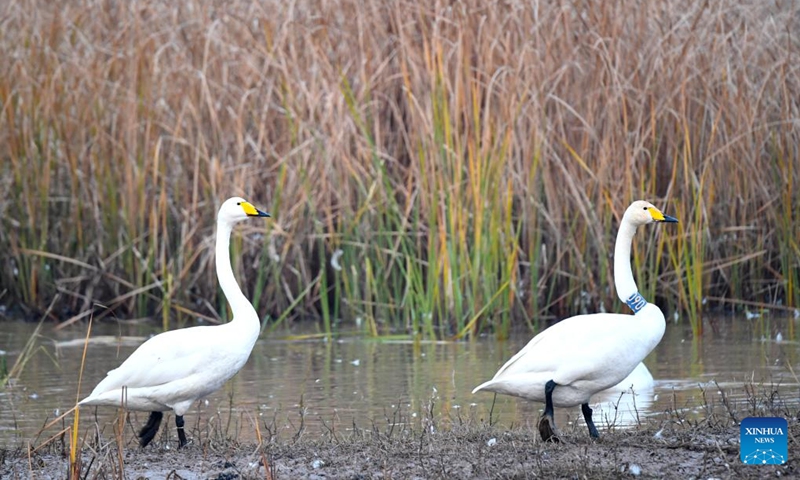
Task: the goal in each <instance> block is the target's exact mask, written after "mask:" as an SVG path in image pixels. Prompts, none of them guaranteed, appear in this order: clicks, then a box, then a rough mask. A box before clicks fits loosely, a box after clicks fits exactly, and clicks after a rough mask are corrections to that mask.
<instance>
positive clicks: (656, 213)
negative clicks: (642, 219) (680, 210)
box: [647, 207, 678, 223]
mask: <svg viewBox="0 0 800 480" xmlns="http://www.w3.org/2000/svg"><path fill="white" fill-rule="evenodd" d="M647 211H648V212H650V216H651V217H653V220H655V221H656V222H664V223H678V219H677V218H675V217H670V216H669V215H664V214H663V213H661V210H659V209H657V208H655V207H650V208H648V209H647Z"/></svg>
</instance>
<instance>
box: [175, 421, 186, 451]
mask: <svg viewBox="0 0 800 480" xmlns="http://www.w3.org/2000/svg"><path fill="white" fill-rule="evenodd" d="M175 426H176V427H178V448H183V447H185V446H186V433H184V431H183V415H175Z"/></svg>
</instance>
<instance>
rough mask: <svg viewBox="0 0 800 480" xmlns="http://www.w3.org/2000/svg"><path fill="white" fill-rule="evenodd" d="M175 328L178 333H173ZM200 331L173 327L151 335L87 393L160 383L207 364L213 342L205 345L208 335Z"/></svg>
mask: <svg viewBox="0 0 800 480" xmlns="http://www.w3.org/2000/svg"><path fill="white" fill-rule="evenodd" d="M195 328H204V327H195ZM178 332H180V333H181V335H176V333H178ZM200 333H201V332H198V331H194V328H192V329H182V330H172V331H169V332H164V333H162V334H160V335H157V336H155V337H153V338H151V339H150V340H148V341H146V342H145V343H143V344H142V345H141V346H140V347H139V348H137V349H136V350H135V351H134V352H133V353H132V354H131V355H130V356H129V357H128V358H127V359H126V360H125V361H124V362H123V363H122V365H120V366H119V367H117V368H115V369H114V370H111V371H109V372H108V374H107V375H106V377H105V378H104V379H103V380H102V381H101V382H100V383H98V384H97V386H96V387H95V388H94V390H93V391H92V394H91V395H90V396H95V395H99V394H101V393H103V392H107V391H110V390H114V389H116V388H121V387H128V388H137V387H153V386H157V385H163V384H165V383H169V382H172V381H175V380H180V379H182V378H186V377H187V376H189V375H192V374H194V373H196V372H197V371H199V370H202V369H204V368H206V367H207V365H208V361H209V353H211V352H213V351H214V350H213V345H204V344H205V343H207V342H208V338H210V337H209V336H208V335H205V336H204V335H202V334H200ZM211 337H212V338H213V336H211Z"/></svg>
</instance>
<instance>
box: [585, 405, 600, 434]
mask: <svg viewBox="0 0 800 480" xmlns="http://www.w3.org/2000/svg"><path fill="white" fill-rule="evenodd" d="M581 412H583V419H584V420H586V426H587V427H589V436H590V437H592V438H600V434H599V433H597V428H596V427H595V426H594V422H593V421H592V409H591V408H589V404H588V403H582V404H581Z"/></svg>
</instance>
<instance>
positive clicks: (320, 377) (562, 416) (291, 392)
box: [0, 316, 800, 446]
mask: <svg viewBox="0 0 800 480" xmlns="http://www.w3.org/2000/svg"><path fill="white" fill-rule="evenodd" d="M713 323H714V324H715V326H716V332H715V331H714V330H715V329H712V328H711V326H710V325H708V324H707V326H706V334H705V335H704V336H703V338H702V339H695V340H693V339H692V334H691V330H690V329H689V328H688V325H687V326H683V325H675V324H670V325H668V326H667V331H666V334H665V335H664V339H663V340H662V341H661V343H660V344H659V346H658V347H657V348H656V350H655V351H654V352H653V353H652V354H651V355H650V356H649V357H648V358H647V359H646V360H645V364H646V365H647V367H648V368H649V369H650V371H651V372H652V375H653V377H654V378H655V386H654V388H653V390H652V391H643V392H637V393H636V396H635V398H634V397H633V396H631V395H630V393H628V394H625V395H622V396H621V395H620V393H612V394H609V395H606V396H604V397H597V398H595V399H593V400H594V405H593V408H595V423H596V424H597V425H598V428H600V430H601V433H602V432H603V431H604V429H605V428H606V427H607V426H608V425H609V424H610V423H613V424H614V425H615V426H617V427H624V426H626V425H631V424H635V423H636V422H637V421H643V420H644V419H645V418H646V417H648V416H649V417H657V416H659V415H663V412H664V411H666V410H668V409H671V408H677V409H684V410H686V411H687V412H688V413H689V414H691V411H692V410H699V409H700V408H701V407H702V405H703V404H704V403H705V402H709V401H710V402H713V403H717V404H718V403H720V400H721V399H720V397H719V392H718V388H717V387H716V386H715V385H714V383H713V382H714V381H716V382H718V383H719V385H720V386H721V387H722V388H723V389H724V390H725V391H726V393H727V395H728V397H729V398H731V399H732V400H736V399H742V398H743V397H744V394H745V392H744V389H743V385H744V384H745V383H746V382H749V381H753V382H755V383H757V384H758V383H765V384H770V383H776V384H778V383H780V384H781V385H782V388H781V391H782V392H790V393H791V394H792V395H793V398H787V399H785V400H788V401H790V402H795V403H796V402H797V400H798V399H797V395H796V392H797V388H796V387H797V385H798V382H797V379H796V377H795V375H794V373H793V372H799V371H800V365H798V363H800V343H798V341H797V339H798V337H800V332H797V328H798V325H797V320H794V319H788V318H776V317H765V318H759V319H747V318H745V317H744V316H735V317H724V318H717V319H715V320H714V322H713ZM0 325H1V327H0V372H1V371H2V365H3V362H5V364H6V365H7V368H9V369H10V368H11V366H12V365H13V364H14V362H15V360H16V358H17V356H18V355H19V352H20V351H21V350H22V349H23V347H24V345H25V343H26V342H27V341H28V339H29V338H30V336H31V334H32V333H33V330H34V329H35V325H33V324H26V323H14V322H6V323H3V324H0ZM84 328H85V327H82V328H75V329H72V330H67V331H63V332H54V331H53V329H52V327H50V326H48V325H45V327H44V328H43V334H42V337H41V338H40V339H38V345H40V346H41V349H40V350H39V351H38V352H37V353H36V354H35V355H34V356H33V357H32V359H31V360H30V361H29V363H28V364H27V365H26V366H25V369H24V371H23V373H22V375H21V376H20V378H18V379H16V380H15V381H13V382H12V383H11V385H10V386H9V387H7V388H6V389H5V390H0V446H17V445H21V444H25V443H26V442H28V441H32V442H33V443H36V442H34V441H33V440H34V438H35V437H36V436H37V435H38V433H39V432H40V430H41V429H42V426H43V425H44V424H45V423H46V422H47V421H48V420H51V419H53V418H54V417H56V416H57V415H58V414H60V413H62V412H64V411H67V410H69V409H70V408H71V407H72V406H73V405H74V403H75V401H76V398H77V396H78V389H77V383H78V372H79V370H80V360H81V355H82V353H83V337H84V335H85V330H84ZM153 333H155V332H154V330H153V329H152V327H151V326H144V325H134V326H130V325H125V326H123V325H116V324H114V325H112V324H106V325H96V326H95V327H94V328H93V332H92V337H93V338H94V339H97V340H98V341H93V342H92V343H91V344H90V346H89V350H88V354H87V365H86V367H85V369H84V374H83V384H82V386H81V388H80V391H81V398H82V397H83V396H85V395H86V394H88V393H89V391H91V389H92V388H93V387H94V385H95V384H96V383H97V382H98V381H99V380H100V379H101V378H102V377H103V376H104V375H105V372H106V371H107V370H109V369H111V368H114V367H116V366H117V365H119V363H121V362H122V360H124V359H125V358H126V357H127V356H128V355H129V354H130V353H131V352H132V351H133V350H134V349H135V348H136V346H137V345H138V344H140V343H141V342H142V341H144V339H145V338H146V336H147V335H151V334H153ZM778 334H780V335H778ZM288 335H289V333H287V332H284V333H274V334H272V335H270V336H269V337H268V338H262V339H261V340H260V341H259V342H258V343H257V344H256V347H255V349H254V351H253V353H252V355H251V357H250V360H249V361H248V362H247V364H246V366H245V367H244V368H243V369H242V371H241V372H240V373H239V374H238V375H237V376H236V377H234V379H233V380H231V381H230V382H228V384H227V385H226V386H225V387H223V389H221V390H220V391H218V392H216V393H215V394H213V395H212V396H210V397H209V398H207V399H205V400H204V401H201V402H198V403H197V405H196V406H195V407H194V408H193V409H192V410H191V411H190V412H189V413H188V414H187V426H194V425H197V423H195V422H197V421H198V418H203V419H209V418H212V419H215V422H216V423H215V424H216V425H218V428H219V429H220V430H222V429H224V430H225V432H224V433H225V434H226V435H228V436H233V437H235V438H238V439H240V440H252V439H253V438H254V436H255V435H256V433H255V432H256V429H255V427H254V426H253V419H254V418H255V417H256V416H258V417H260V420H261V421H260V422H259V423H260V425H261V428H263V427H264V425H265V424H266V425H269V424H271V422H272V420H273V419H274V420H275V427H276V428H277V429H279V430H280V429H283V430H284V431H286V432H289V433H294V432H296V431H297V430H298V429H299V428H300V425H301V424H302V425H303V427H304V428H305V431H306V432H308V433H309V434H314V433H316V434H319V433H325V432H329V429H331V428H333V429H335V430H337V431H347V430H348V429H351V428H352V427H353V425H356V426H357V427H360V428H370V427H371V426H374V425H386V424H387V422H391V421H423V418H424V419H431V418H432V419H434V420H436V423H437V424H442V423H446V422H456V421H459V419H472V420H479V421H480V420H485V421H488V420H489V418H490V411H491V418H492V420H493V421H494V422H496V423H499V424H500V425H512V424H514V425H519V424H526V425H531V426H533V425H535V422H536V420H537V419H538V414H539V412H540V411H541V408H542V405H540V404H534V403H530V402H526V401H524V400H520V399H516V398H512V397H506V396H502V395H498V396H497V398H496V400H495V398H494V397H495V396H494V395H493V394H491V393H485V392H479V393H477V394H475V395H473V394H472V393H471V390H472V388H474V387H475V386H476V385H478V384H479V383H482V382H483V381H485V380H488V379H489V378H491V377H492V375H493V374H494V372H495V371H496V370H497V368H498V367H500V366H501V365H502V364H503V363H504V362H505V361H506V360H507V359H508V358H510V357H511V356H512V355H513V353H514V352H516V351H517V350H518V349H519V348H521V347H522V346H524V345H525V343H526V342H527V341H528V340H529V339H530V335H528V334H520V335H515V336H514V337H512V338H511V339H510V340H508V341H505V342H498V341H495V340H493V339H489V338H486V339H480V340H476V341H464V342H427V343H426V342H422V343H417V344H414V343H413V342H410V341H379V340H370V339H362V338H358V337H354V338H345V339H341V340H333V341H325V340H321V339H313V340H286V339H285V338H287V336H288ZM776 337H779V339H777V340H776ZM281 338H284V339H283V340H282V339H281ZM103 340H105V341H103ZM704 391H705V398H706V400H705V401H704V400H703V395H704ZM620 399H621V401H620ZM614 404H617V405H618V408H614ZM598 409H599V410H598ZM83 411H88V413H87V414H83V413H82V415H81V418H82V419H83V421H82V426H83V428H84V429H87V428H89V427H88V426H87V424H86V423H83V422H85V421H86V420H87V417H89V418H90V419H92V420H94V419H95V418H97V420H98V422H99V423H100V424H101V425H106V426H108V425H110V424H111V422H113V419H114V417H115V415H116V413H117V412H116V410H115V409H113V408H98V409H97V410H96V413H95V409H94V408H90V409H82V412H83ZM217 414H218V416H217V417H215V415H217ZM579 417H580V409H579V408H573V409H557V411H556V422H557V424H558V425H559V426H564V425H565V424H570V423H571V422H572V421H574V420H576V419H578V418H579ZM228 418H231V420H232V421H231V422H230V424H229V423H228ZM137 419H138V422H140V423H141V422H143V421H144V420H145V419H146V414H139V415H138V416H137ZM579 421H580V420H579ZM70 422H71V419H67V420H66V423H67V424H69V423H70ZM212 423H214V422H212ZM60 428H62V426H61V423H60V422H59V423H58V424H57V425H56V426H53V427H50V428H48V429H47V431H46V432H43V433H42V434H41V437H40V438H39V440H38V441H39V442H41V441H42V440H43V439H45V438H47V437H49V436H51V435H53V434H55V433H57V432H58V431H59V430H60ZM581 428H583V427H581ZM106 431H107V432H109V434H110V430H106ZM190 431H191V430H190ZM173 434H174V429H173Z"/></svg>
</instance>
